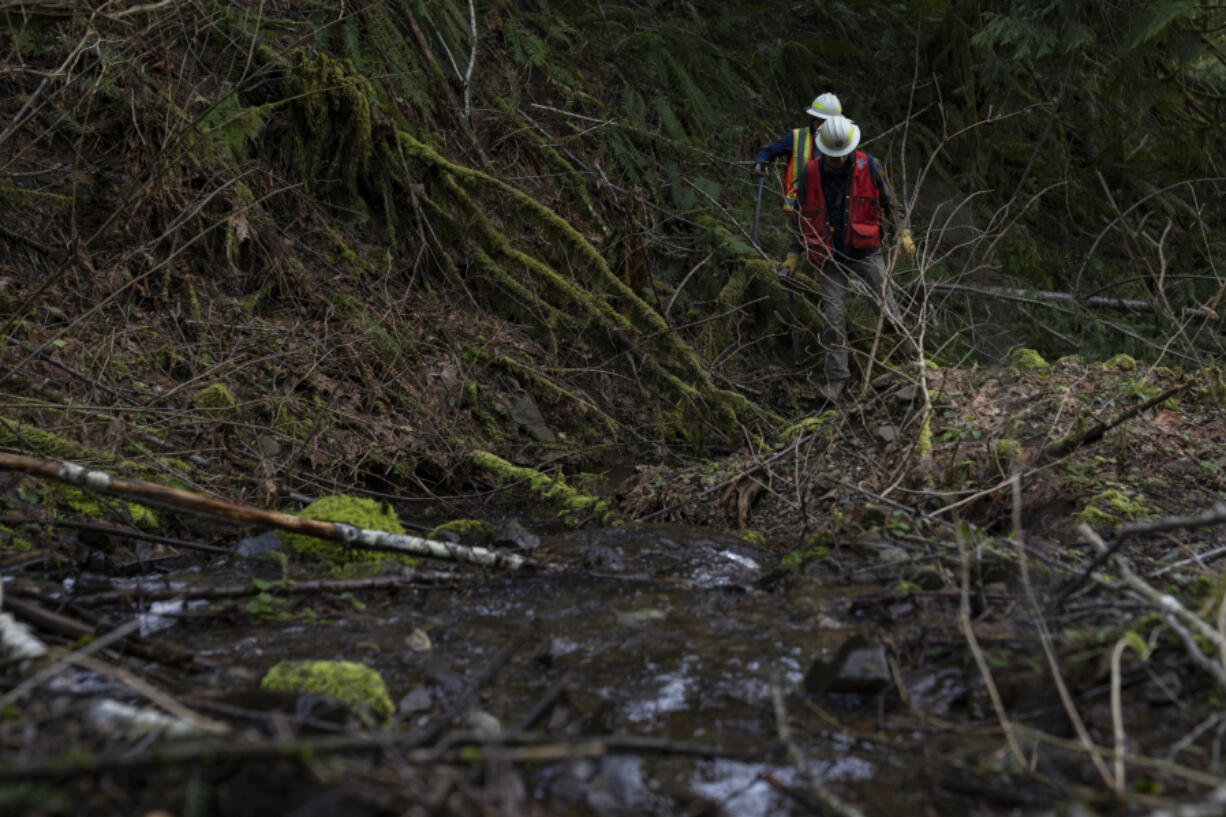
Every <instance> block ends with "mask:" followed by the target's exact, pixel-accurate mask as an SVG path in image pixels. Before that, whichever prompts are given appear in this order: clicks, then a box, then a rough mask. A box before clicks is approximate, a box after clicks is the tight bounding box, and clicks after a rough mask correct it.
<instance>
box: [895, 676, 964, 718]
mask: <svg viewBox="0 0 1226 817" xmlns="http://www.w3.org/2000/svg"><path fill="white" fill-rule="evenodd" d="M907 693H908V694H909V695H910V696H911V704H912V705H913V706H914V707H915V708H916V709H919V710H920V711H922V712H927V713H928V714H929V715H935V716H936V717H938V718H948V717H949V715H950V713H951V711H952V710H953V708H954V707H955V706H956V705H958V704H960V703H965V702H966V680H965V678H964V677H963V674H962V670H961V669H959V668H957V667H946V668H945V669H940V670H937V671H936V672H930V673H928V674H926V675H923V676H921V677H920V678H919V679H917V680H915V681H913V682H912V683H911V684H910V685H909V688H908V690H907Z"/></svg>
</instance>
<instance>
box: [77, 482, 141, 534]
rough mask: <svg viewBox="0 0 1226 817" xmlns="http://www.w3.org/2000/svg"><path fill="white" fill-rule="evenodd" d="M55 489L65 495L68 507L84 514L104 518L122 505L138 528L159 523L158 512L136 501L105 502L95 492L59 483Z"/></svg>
mask: <svg viewBox="0 0 1226 817" xmlns="http://www.w3.org/2000/svg"><path fill="white" fill-rule="evenodd" d="M55 490H56V491H57V492H58V493H59V494H60V495H61V496H63V497H64V501H65V502H66V503H68V507H70V508H72V509H73V510H74V511H76V512H77V513H79V514H81V515H82V516H88V517H91V518H94V519H102V518H104V517H106V515H107V514H108V513H109V512H110V509H111V508H112V507H114V506H115V505H121V506H123V507H124V508H125V509H126V511H127V515H128V517H129V518H130V519H131V520H132V523H133V524H134V525H136V526H137V527H138V528H146V529H148V528H156V527H157V525H158V516H157V513H156V512H154V511H152V510H150V509H149V508H146V507H145V506H144V505H138V504H136V503H135V502H120V501H119V500H111V502H109V503H104V502H102V501H100V500H99V499H98V498H97V497H95V496H94V495H93V494H88V493H86V492H85V491H82V490H81V489H80V488H73V487H72V486H70V485H57V486H56V487H55Z"/></svg>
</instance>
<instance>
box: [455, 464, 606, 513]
mask: <svg viewBox="0 0 1226 817" xmlns="http://www.w3.org/2000/svg"><path fill="white" fill-rule="evenodd" d="M470 458H471V459H472V462H473V465H475V466H477V467H478V468H480V469H481V470H482V471H485V472H487V473H489V474H491V475H492V476H494V477H495V478H496V479H497V481H498V483H499V484H500V485H512V484H517V483H519V484H524V485H526V486H527V487H528V489H529V490H530V491H532V493H534V494H536V495H537V496H538V497H540V498H541V499H542V500H544V501H545V502H547V503H549V505H551V506H552V507H554V508H556V509H558V516H560V517H561V518H562V520H563V521H564V522H566V524H568V525H575V524H578V523H579V522H581V521H584V520H586V519H588V518H590V519H593V520H595V521H596V522H601V523H604V522H608V521H609V517H610V516H611V515H612V511H610V510H609V507H608V504H607V503H605V502H604V501H603V500H601V499H599V498H598V497H594V496H591V495H590V494H585V493H583V492H582V491H577V490H575V489H574V488H571V487H570V486H569V485H566V484H565V483H563V482H561V481H559V480H556V479H554V478H552V477H550V476H548V475H546V474H542V473H541V472H540V471H536V470H533V469H531V468H522V467H520V466H518V465H512V464H511V463H509V462H507V461H506V460H504V459H502V458H501V457H497V456H495V455H493V454H491V453H489V452H488V451H474V452H473V453H472V454H471V455H470Z"/></svg>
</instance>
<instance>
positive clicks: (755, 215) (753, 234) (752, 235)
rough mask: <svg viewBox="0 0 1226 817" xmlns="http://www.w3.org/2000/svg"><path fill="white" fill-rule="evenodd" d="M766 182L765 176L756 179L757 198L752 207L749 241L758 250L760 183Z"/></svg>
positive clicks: (760, 247) (760, 207) (760, 204)
mask: <svg viewBox="0 0 1226 817" xmlns="http://www.w3.org/2000/svg"><path fill="white" fill-rule="evenodd" d="M764 181H766V177H765V176H759V177H758V198H757V200H756V201H755V202H754V205H753V232H751V233H750V234H749V240H750V241H752V242H753V245H754V246H755V247H757V248H758V249H759V250H760V249H762V246H761V245H760V244H758V216H759V215H761V214H762V182H764Z"/></svg>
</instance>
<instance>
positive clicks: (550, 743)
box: [0, 732, 775, 782]
mask: <svg viewBox="0 0 1226 817" xmlns="http://www.w3.org/2000/svg"><path fill="white" fill-rule="evenodd" d="M413 737H414V736H413V735H412V734H404V735H397V734H391V733H387V732H376V733H372V734H360V735H324V736H320V737H311V738H301V739H290V740H281V741H271V742H267V743H238V742H235V741H217V740H205V741H192V742H188V743H183V744H179V745H169V746H167V745H163V746H159V747H157V748H155V749H151V750H146V751H143V752H129V753H126V754H112V755H107V756H104V757H93V756H85V757H82V756H81V754H80V753H75V754H69V755H63V756H56V757H45V758H32V759H29V760H25V761H15V762H7V763H3V764H0V782H13V781H22V782H28V781H31V780H68V779H75V778H78V777H80V776H82V775H100V774H106V773H108V772H121V771H134V770H138V769H153V768H171V767H175V766H192V767H196V766H199V765H201V764H204V763H227V762H229V763H237V762H239V761H244V760H255V759H261V758H284V759H287V760H298V761H300V762H302V763H309V762H311V761H312V760H313V759H317V758H319V757H323V756H325V755H332V754H340V753H344V752H358V751H381V750H385V749H387V748H389V747H401V746H404V745H405V743H406V742H411V741H412V739H413ZM443 743H444V744H445V745H440V746H438V747H425V748H410V749H401V750H400V751H399V752H398V753H397V759H398V760H400V761H402V762H404V763H408V764H413V765H424V764H432V763H434V764H437V763H478V764H479V763H483V762H485V760H486V759H487V758H488V757H490V756H497V757H498V758H499V759H500V760H503V761H507V762H525V763H546V762H551V761H559V760H574V759H578V758H599V757H606V756H609V755H671V756H677V757H699V758H727V759H733V760H742V761H751V760H755V759H760V758H761V757H763V756H764V755H766V754H768V753H770V752H772V751H773V750H774V748H775V746H774V745H773V744H772V745H769V746H765V747H762V748H760V749H749V750H744V749H741V750H728V749H724V748H722V747H719V746H714V745H706V744H700V743H694V742H690V741H680V740H669V739H667V738H658V737H652V736H639V735H609V736H605V737H588V738H576V739H573V740H567V739H560V740H559V739H556V738H554V737H552V736H546V737H542V736H540V735H524V734H518V735H517V734H512V733H506V734H503V735H500V736H496V737H491V736H490V735H486V734H474V733H471V732H453V733H450V734H448V735H447V737H446V740H445V741H444V742H443Z"/></svg>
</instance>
